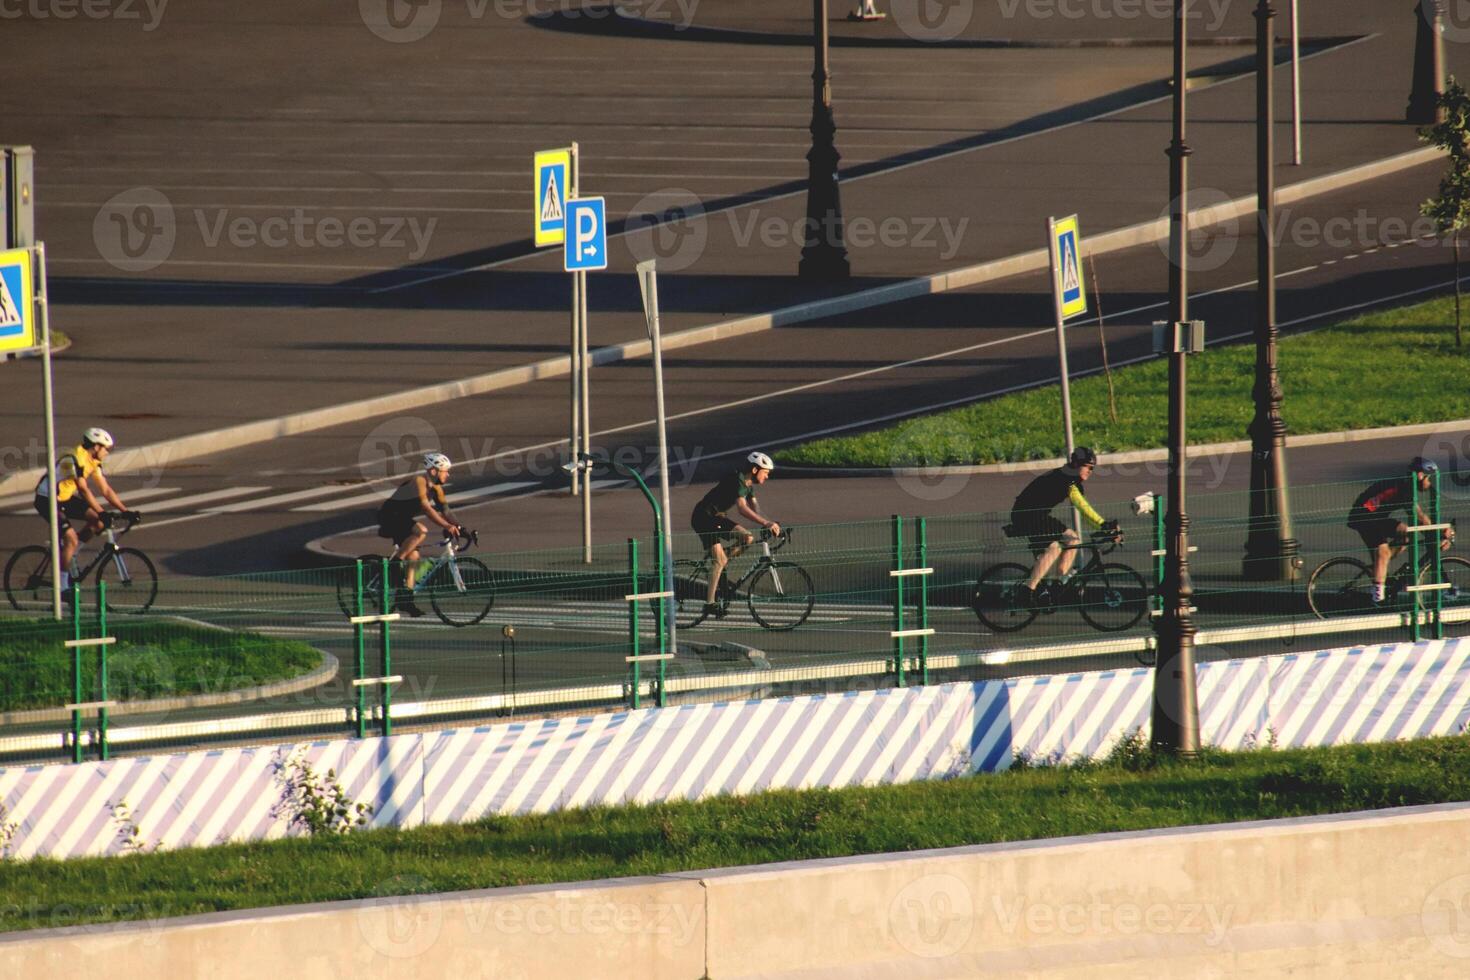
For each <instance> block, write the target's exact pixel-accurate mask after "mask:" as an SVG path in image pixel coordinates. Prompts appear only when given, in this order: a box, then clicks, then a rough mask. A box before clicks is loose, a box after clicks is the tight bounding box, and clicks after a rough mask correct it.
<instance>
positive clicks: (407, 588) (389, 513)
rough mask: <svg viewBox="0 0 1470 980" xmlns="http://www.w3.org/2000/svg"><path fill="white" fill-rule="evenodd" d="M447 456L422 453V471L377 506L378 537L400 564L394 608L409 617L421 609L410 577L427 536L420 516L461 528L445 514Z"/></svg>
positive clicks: (415, 571)
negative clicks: (399, 587)
mask: <svg viewBox="0 0 1470 980" xmlns="http://www.w3.org/2000/svg"><path fill="white" fill-rule="evenodd" d="M449 467H450V462H449V457H448V456H446V455H444V454H443V453H425V454H424V472H422V473H415V474H414V475H413V476H411V477H409V478H408V479H407V480H404V481H403V482H402V483H400V484H399V485H398V489H396V490H394V491H393V495H392V496H390V497H389V498H388V499H387V500H385V501H383V505H382V506H381V507H379V508H378V537H380V538H388V539H390V540H392V542H393V543H394V544H395V545H397V547H396V548H395V549H394V551H393V560H394V561H397V562H401V563H402V568H403V588H402V590H401V591H400V592H399V593H398V608H399V609H400V610H402V611H403V612H406V613H408V615H410V616H422V615H423V614H424V611H423V610H422V609H420V608H419V607H418V606H417V605H416V604H415V603H414V601H413V595H412V589H413V584H414V578H415V576H416V575H417V574H418V567H417V562H418V558H419V545H421V544H423V543H424V538H426V537H428V536H429V531H428V528H426V527H424V525H423V523H422V522H421V521H420V520H419V517H420V515H422V516H424V517H427V518H428V519H429V520H430V521H432V522H434V523H435V524H437V525H439V526H440V527H442V528H443V529H444V530H446V531H448V532H449V533H450V534H454V535H458V534H460V533H461V531H462V528H461V527H460V525H459V524H458V523H457V522H456V521H455V520H454V518H453V515H452V514H450V513H449V502H448V501H447V500H446V499H445V497H444V484H445V482H446V481H448V479H449Z"/></svg>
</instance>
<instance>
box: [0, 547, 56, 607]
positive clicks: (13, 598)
mask: <svg viewBox="0 0 1470 980" xmlns="http://www.w3.org/2000/svg"><path fill="white" fill-rule="evenodd" d="M5 597H6V598H7V599H9V600H10V604H11V605H12V606H14V607H15V608H16V609H18V610H20V611H21V612H50V611H51V553H50V552H48V551H47V550H46V549H45V548H43V547H41V546H40V545H35V544H31V545H26V546H25V547H24V548H21V549H20V550H19V551H17V552H16V553H15V554H13V555H11V556H10V561H8V562H6V563H5Z"/></svg>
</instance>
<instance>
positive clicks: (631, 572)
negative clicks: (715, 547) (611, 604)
mask: <svg viewBox="0 0 1470 980" xmlns="http://www.w3.org/2000/svg"><path fill="white" fill-rule="evenodd" d="M628 578H629V581H630V582H631V584H632V586H633V591H631V592H629V593H628V594H629V595H630V596H632V597H633V598H631V599H629V600H628V648H629V651H628V653H629V656H630V657H632V658H633V659H632V661H631V663H632V664H633V684H632V691H633V697H632V708H633V710H634V711H637V710H638V694H639V690H638V689H639V688H640V687H641V686H642V684H643V679H642V676H641V674H640V673H639V670H638V668H639V667H641V666H642V663H641V661H639V659H638V658H639V656H640V654H639V651H638V594H639V592H640V591H641V590H640V589H639V588H638V539H637V538H629V539H628ZM659 652H660V653H662V652H663V651H662V650H660V651H659Z"/></svg>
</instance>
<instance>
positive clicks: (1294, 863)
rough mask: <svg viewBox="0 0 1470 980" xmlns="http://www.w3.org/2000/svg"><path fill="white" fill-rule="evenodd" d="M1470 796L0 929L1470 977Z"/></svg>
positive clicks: (150, 940) (441, 957) (443, 970)
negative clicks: (1242, 820)
mask: <svg viewBox="0 0 1470 980" xmlns="http://www.w3.org/2000/svg"><path fill="white" fill-rule="evenodd" d="M1467 840H1470V804H1450V805H1443V806H1432V807H1413V808H1405V809H1400V810H1385V811H1376V812H1370V813H1355V814H1345V815H1342V816H1332V817H1314V818H1308V819H1301V820H1286V821H1270V822H1258V823H1249V824H1236V825H1232V826H1226V827H1219V828H1183V829H1178V830H1165V831H1150V832H1144V833H1128V834H1107V835H1099V836H1096V837H1088V838H1070V839H1064V840H1055V841H1039V842H1032V843H1020V844H1000V845H985V846H979V847H968V848H957V849H953V850H945V851H924V852H916V853H913V854H904V855H874V856H867V857H857V858H849V859H841V860H827V861H809V862H801V863H793V864H786V865H768V866H765V867H758V868H739V869H728V870H722V871H706V872H689V873H687V874H676V875H666V876H660V877H657V878H638V879H625V880H622V881H612V882H592V883H586V884H580V885H570V886H554V887H544V888H513V889H501V890H495V891H483V892H465V893H460V894H452V895H439V896H428V897H417V898H405V899H372V900H367V901H362V902H338V903H333V904H329V905H314V906H302V907H298V908H286V909H267V910H261V911H257V912H250V913H240V914H221V915H209V916H199V917H195V918H191V919H179V920H171V921H161V922H151V923H140V924H131V925H126V926H119V927H108V928H93V929H85V928H83V929H62V930H46V931H39V932H34V933H23V934H15V935H11V936H7V937H0V976H3V977H42V976H59V975H62V972H63V970H64V971H65V973H66V975H73V974H76V973H81V972H83V971H99V970H100V971H106V975H108V976H117V977H129V976H130V977H148V976H168V977H209V978H211V980H233V978H236V977H238V978H241V980H246V978H249V980H260V978H261V977H281V978H291V980H297V978H301V980H315V978H336V977H349V976H351V977H376V976H390V975H391V976H393V977H406V978H420V977H422V978H431V977H432V978H445V977H453V978H455V980H475V978H492V977H493V978H497V980H500V978H520V977H526V978H530V977H536V978H556V977H576V978H586V980H603V978H621V977H630V978H631V977H639V978H653V980H662V978H671V980H673V978H679V980H695V978H699V977H704V976H708V977H709V978H711V980H735V978H753V977H789V978H793V980H794V978H804V980H817V978H832V980H837V978H844V980H850V978H870V980H879V978H894V980H929V978H950V977H953V978H974V977H987V978H990V977H1047V978H1076V980H1107V978H1114V977H1117V978H1123V977H1127V978H1129V980H1138V978H1153V977H1162V976H1172V977H1222V978H1224V977H1230V978H1236V977H1261V978H1266V977H1272V978H1275V977H1282V976H1287V975H1290V976H1301V977H1332V978H1333V980H1350V978H1359V977H1361V978H1374V980H1380V978H1387V977H1392V978H1396V980H1400V978H1431V977H1455V978H1464V977H1466V976H1470V846H1467V845H1466V841H1467Z"/></svg>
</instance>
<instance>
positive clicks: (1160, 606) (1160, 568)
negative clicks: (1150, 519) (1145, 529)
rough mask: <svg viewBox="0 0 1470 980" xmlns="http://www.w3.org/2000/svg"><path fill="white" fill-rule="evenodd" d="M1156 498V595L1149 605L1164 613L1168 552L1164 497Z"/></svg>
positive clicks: (1154, 555)
mask: <svg viewBox="0 0 1470 980" xmlns="http://www.w3.org/2000/svg"><path fill="white" fill-rule="evenodd" d="M1153 498H1154V550H1153V558H1154V594H1153V596H1152V597H1151V598H1150V599H1149V605H1151V606H1152V607H1153V610H1154V612H1156V613H1162V612H1163V611H1164V554H1165V552H1166V551H1167V550H1168V549H1167V548H1166V547H1165V541H1164V495H1163V494H1161V493H1155V494H1154V495H1153Z"/></svg>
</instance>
